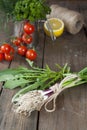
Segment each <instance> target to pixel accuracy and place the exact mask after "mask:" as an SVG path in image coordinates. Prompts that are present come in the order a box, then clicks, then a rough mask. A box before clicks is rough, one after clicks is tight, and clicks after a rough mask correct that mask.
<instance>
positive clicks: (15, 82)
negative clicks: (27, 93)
mask: <svg viewBox="0 0 87 130" xmlns="http://www.w3.org/2000/svg"><path fill="white" fill-rule="evenodd" d="M27 83H29V80H25V79H23V78H20V79H15V80H8V81H6V82H5V84H4V88H9V89H14V88H17V87H18V86H23V85H26V84H27Z"/></svg>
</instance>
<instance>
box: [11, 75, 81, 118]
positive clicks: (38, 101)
mask: <svg viewBox="0 0 87 130" xmlns="http://www.w3.org/2000/svg"><path fill="white" fill-rule="evenodd" d="M70 80H73V82H72V83H70V84H69V85H66V87H63V84H64V83H65V82H68V81H70ZM80 80H81V79H80V78H79V77H78V75H77V74H70V75H68V76H66V77H65V78H64V79H63V80H62V81H61V82H60V83H55V84H54V85H53V86H51V87H50V88H49V89H46V90H45V91H43V90H33V91H29V92H27V93H25V94H24V95H20V96H19V97H16V96H14V97H13V99H12V103H13V110H14V111H15V112H16V113H19V114H23V115H25V116H29V115H30V114H31V112H32V111H35V110H38V111H39V110H40V109H41V108H42V106H43V105H44V108H45V110H46V111H47V112H53V111H55V109H56V98H57V96H58V95H59V94H60V93H61V92H62V91H64V90H65V89H67V88H70V87H72V86H73V85H74V84H75V83H76V82H78V81H80ZM51 101H53V108H52V109H49V108H48V104H49V103H50V102H51Z"/></svg>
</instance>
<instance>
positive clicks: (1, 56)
mask: <svg viewBox="0 0 87 130" xmlns="http://www.w3.org/2000/svg"><path fill="white" fill-rule="evenodd" d="M3 60H4V54H3V53H1V52H0V61H3Z"/></svg>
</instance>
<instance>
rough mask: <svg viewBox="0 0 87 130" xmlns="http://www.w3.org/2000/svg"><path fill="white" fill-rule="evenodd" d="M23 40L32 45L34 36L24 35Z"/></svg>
mask: <svg viewBox="0 0 87 130" xmlns="http://www.w3.org/2000/svg"><path fill="white" fill-rule="evenodd" d="M22 40H23V42H24V43H26V44H30V43H31V42H32V36H31V35H28V34H26V33H24V34H23V36H22Z"/></svg>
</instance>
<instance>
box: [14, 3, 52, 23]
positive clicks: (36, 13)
mask: <svg viewBox="0 0 87 130" xmlns="http://www.w3.org/2000/svg"><path fill="white" fill-rule="evenodd" d="M50 11H51V9H50V7H49V6H48V5H47V4H46V2H45V0H19V1H18V2H17V3H16V5H15V9H14V16H15V18H16V20H25V19H26V20H29V21H33V22H34V21H37V20H40V19H45V18H46V14H49V13H50Z"/></svg>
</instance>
